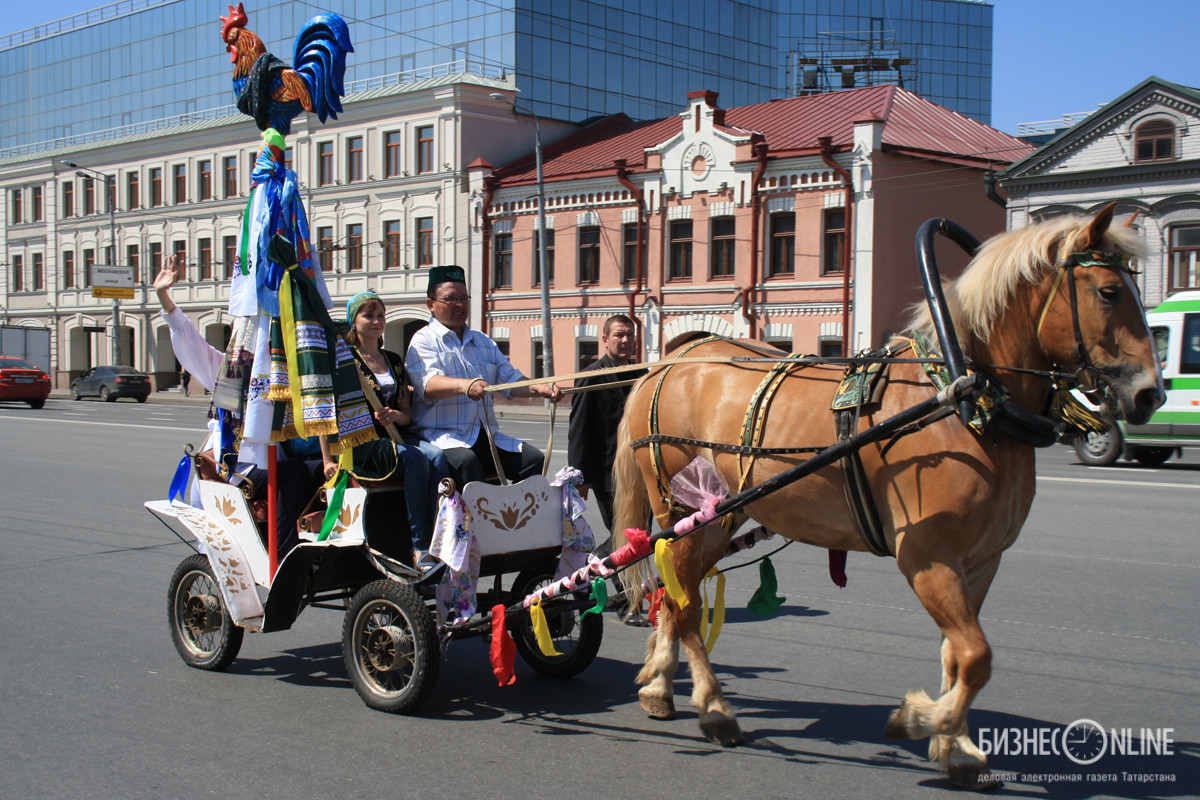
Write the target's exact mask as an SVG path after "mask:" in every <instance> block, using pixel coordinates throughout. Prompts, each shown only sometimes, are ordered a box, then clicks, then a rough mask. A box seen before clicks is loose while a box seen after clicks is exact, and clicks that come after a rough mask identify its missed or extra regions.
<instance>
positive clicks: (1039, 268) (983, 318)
mask: <svg viewBox="0 0 1200 800" xmlns="http://www.w3.org/2000/svg"><path fill="white" fill-rule="evenodd" d="M1091 219H1092V218H1091V217H1083V216H1078V215H1074V214H1072V215H1069V216H1063V217H1057V218H1055V219H1052V220H1049V221H1047V222H1041V223H1037V224H1034V225H1030V226H1028V227H1025V228H1020V229H1018V230H1015V231H1009V232H1007V233H1001V234H997V235H996V236H993V237H992V238H990V239H988V240H987V241H986V242H984V243H983V245H982V246H981V247H980V248H979V251H978V252H977V253H976V254H975V257H974V258H973V259H972V260H971V263H970V264H968V265H967V268H966V269H965V270H963V273H962V275H961V276H959V278H958V279H957V280H956V281H954V282H953V283H950V284H949V285H947V286H946V287H945V293H946V305H947V306H948V307H949V310H950V314H951V316H952V318H953V319H954V327H955V332H956V333H957V334H958V337H959V341H960V343H961V344H962V346H963V348H964V349H965V350H966V351H967V352H968V353H969V352H970V351H971V350H972V345H973V344H974V343H975V342H986V341H988V339H989V338H990V336H991V332H992V329H993V328H994V327H995V325H996V324H997V322H998V321H999V319H1000V317H1001V315H1002V314H1003V312H1004V310H1005V309H1006V308H1007V307H1008V305H1009V303H1011V302H1012V300H1013V298H1014V297H1015V295H1016V293H1017V289H1018V287H1020V285H1021V284H1022V283H1033V284H1036V283H1038V282H1039V281H1040V280H1041V279H1042V276H1043V275H1044V274H1045V273H1047V272H1048V271H1050V270H1051V269H1053V268H1054V264H1055V259H1056V258H1057V255H1058V248H1059V243H1060V242H1061V241H1062V240H1063V239H1064V238H1065V237H1066V236H1067V235H1069V234H1070V233H1071V232H1072V231H1075V230H1078V229H1080V228H1083V227H1084V226H1086V225H1087V224H1088V223H1089V222H1091ZM1104 251H1105V252H1106V253H1108V254H1115V253H1124V254H1126V255H1129V256H1134V257H1137V256H1140V255H1141V254H1142V244H1141V239H1140V236H1139V234H1138V233H1137V231H1135V230H1133V229H1131V228H1128V227H1126V226H1125V225H1111V226H1109V228H1108V230H1107V231H1106V232H1105V234H1104ZM905 335H907V336H915V337H921V338H924V339H925V340H926V341H928V342H930V343H934V344H935V343H936V342H937V334H936V332H935V329H934V326H933V320H932V318H931V317H930V314H929V308H928V306H927V305H926V304H924V303H919V304H916V305H914V306H913V307H912V308H911V309H910V316H909V319H908V323H907V325H906V326H905Z"/></svg>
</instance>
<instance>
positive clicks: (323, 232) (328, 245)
mask: <svg viewBox="0 0 1200 800" xmlns="http://www.w3.org/2000/svg"><path fill="white" fill-rule="evenodd" d="M317 252H318V253H320V254H321V266H322V267H323V268H324V269H332V268H333V228H332V227H330V226H324V227H320V228H317Z"/></svg>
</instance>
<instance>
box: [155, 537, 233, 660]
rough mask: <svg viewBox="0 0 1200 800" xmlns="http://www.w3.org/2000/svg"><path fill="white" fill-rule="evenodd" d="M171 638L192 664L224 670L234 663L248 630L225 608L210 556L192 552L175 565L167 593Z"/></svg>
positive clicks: (176, 647) (181, 656)
mask: <svg viewBox="0 0 1200 800" xmlns="http://www.w3.org/2000/svg"><path fill="white" fill-rule="evenodd" d="M167 602H168V607H167V617H168V619H169V621H170V625H171V641H173V642H174V643H175V649H176V650H178V651H179V657H180V658H182V659H183V660H184V663H186V664H187V665H188V666H190V667H195V668H196V669H207V670H216V671H220V670H223V669H225V668H226V667H228V666H229V665H230V664H232V663H233V660H234V659H235V658H237V654H238V650H240V649H241V648H242V636H243V634H245V631H244V630H242V629H241V628H239V627H238V626H236V625H234V624H233V620H232V619H230V618H229V614H228V613H226V611H225V601H224V600H223V599H222V598H221V589H220V587H219V586H218V585H217V579H216V578H215V577H214V576H213V571H212V567H211V566H210V565H209V563H208V558H207V557H206V556H202V555H194V556H188V557H187V558H185V559H184V560H183V561H182V562H180V564H179V566H178V567H176V568H175V574H174V575H172V576H171V589H170V592H169V593H168V595H167Z"/></svg>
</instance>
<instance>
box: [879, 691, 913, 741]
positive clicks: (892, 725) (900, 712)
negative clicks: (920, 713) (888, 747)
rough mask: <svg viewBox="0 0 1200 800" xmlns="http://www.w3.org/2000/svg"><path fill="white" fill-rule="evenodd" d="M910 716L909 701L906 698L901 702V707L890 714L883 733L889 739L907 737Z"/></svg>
mask: <svg viewBox="0 0 1200 800" xmlns="http://www.w3.org/2000/svg"><path fill="white" fill-rule="evenodd" d="M908 718H909V712H908V701H907V700H906V701H905V702H903V703H901V704H900V707H899V708H897V709H894V710H893V711H892V713H891V714H888V721H887V726H886V727H885V728H884V729H883V735H884V736H886V737H887V738H889V739H907V738H908Z"/></svg>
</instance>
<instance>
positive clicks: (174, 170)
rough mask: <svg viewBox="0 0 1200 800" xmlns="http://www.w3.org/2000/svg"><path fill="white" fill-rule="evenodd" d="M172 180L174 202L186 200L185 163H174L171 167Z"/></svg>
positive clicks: (184, 201) (178, 202)
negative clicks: (173, 183)
mask: <svg viewBox="0 0 1200 800" xmlns="http://www.w3.org/2000/svg"><path fill="white" fill-rule="evenodd" d="M171 175H172V180H173V181H174V182H175V196H174V198H173V199H174V201H175V204H176V205H178V204H180V203H186V202H187V164H176V165H175V166H173V167H171Z"/></svg>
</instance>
